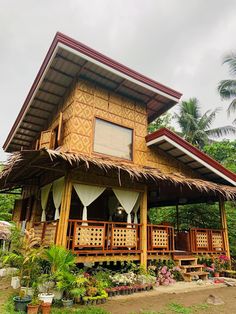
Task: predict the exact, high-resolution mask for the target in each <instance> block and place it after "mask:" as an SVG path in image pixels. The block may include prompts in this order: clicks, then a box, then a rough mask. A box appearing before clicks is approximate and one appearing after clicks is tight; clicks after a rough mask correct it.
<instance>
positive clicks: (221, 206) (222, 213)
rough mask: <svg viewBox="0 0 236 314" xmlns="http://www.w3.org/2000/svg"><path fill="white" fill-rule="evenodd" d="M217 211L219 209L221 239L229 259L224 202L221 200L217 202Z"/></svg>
mask: <svg viewBox="0 0 236 314" xmlns="http://www.w3.org/2000/svg"><path fill="white" fill-rule="evenodd" d="M219 209H220V221H221V227H222V229H223V231H224V232H223V237H224V243H225V250H226V255H227V256H228V257H229V258H230V248H229V236H228V228H227V219H226V212H225V202H224V201H223V200H222V199H220V201H219Z"/></svg>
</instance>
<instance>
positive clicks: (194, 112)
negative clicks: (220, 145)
mask: <svg viewBox="0 0 236 314" xmlns="http://www.w3.org/2000/svg"><path fill="white" fill-rule="evenodd" d="M219 110H220V109H219V108H216V109H215V110H207V111H206V112H205V113H204V114H201V110H200V105H199V101H198V100H197V98H190V99H189V100H186V101H182V102H181V103H180V113H179V114H175V118H176V120H177V122H178V124H179V126H180V129H181V134H182V136H183V137H184V138H185V139H186V140H187V141H188V142H190V143H191V144H193V145H195V146H197V147H198V148H200V149H202V148H203V146H204V145H206V144H209V143H210V142H211V141H212V140H211V137H220V136H222V135H227V134H236V128H234V127H233V126H224V127H218V128H211V126H212V124H213V122H214V120H215V118H216V114H217V113H218V112H219Z"/></svg>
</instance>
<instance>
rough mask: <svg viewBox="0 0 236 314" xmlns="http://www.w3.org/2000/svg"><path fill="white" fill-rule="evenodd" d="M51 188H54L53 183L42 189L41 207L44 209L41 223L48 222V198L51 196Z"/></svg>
mask: <svg viewBox="0 0 236 314" xmlns="http://www.w3.org/2000/svg"><path fill="white" fill-rule="evenodd" d="M51 187H52V183H49V184H47V185H45V186H43V187H42V188H41V206H42V209H43V211H42V216H41V221H46V206H47V202H48V196H49V192H50V190H51Z"/></svg>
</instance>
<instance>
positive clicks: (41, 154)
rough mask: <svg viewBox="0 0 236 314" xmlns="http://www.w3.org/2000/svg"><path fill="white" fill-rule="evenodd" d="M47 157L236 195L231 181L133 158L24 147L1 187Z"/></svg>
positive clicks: (4, 173) (7, 167)
mask: <svg viewBox="0 0 236 314" xmlns="http://www.w3.org/2000/svg"><path fill="white" fill-rule="evenodd" d="M45 158H47V159H50V160H51V162H54V161H56V160H57V161H60V160H61V161H65V162H66V163H68V164H69V165H70V166H71V167H72V168H77V167H79V166H81V165H82V164H83V165H85V166H86V168H87V169H89V168H90V166H91V165H94V166H96V167H98V168H100V169H102V170H104V171H106V172H108V171H109V170H115V171H117V173H118V177H119V180H120V176H121V175H122V172H123V173H124V172H125V173H127V174H128V175H129V176H130V178H132V179H135V180H137V181H142V182H145V181H146V182H147V181H156V182H157V181H168V182H171V183H173V184H175V185H181V186H188V187H189V188H190V189H192V188H197V189H198V190H199V191H201V192H214V193H216V194H217V195H219V196H222V197H223V198H225V199H228V200H235V199H236V188H235V187H231V186H228V185H221V184H216V183H214V182H210V181H205V180H201V179H195V178H194V179H193V178H186V177H184V176H183V175H181V174H177V173H168V174H167V173H162V172H161V171H160V170H158V169H156V168H151V167H142V166H137V165H133V164H131V163H129V162H121V161H119V160H117V161H115V160H114V159H109V158H107V157H106V158H102V157H90V156H87V155H84V154H79V153H68V152H61V151H55V150H50V149H42V150H40V151H21V152H16V153H14V154H12V155H11V157H10V158H9V159H8V161H7V163H6V165H5V167H4V169H3V171H2V172H1V173H0V188H2V187H3V180H4V181H5V182H7V178H8V176H9V175H10V174H11V173H12V172H13V171H14V172H17V171H18V169H20V168H21V167H22V166H23V163H25V162H27V163H26V165H25V166H27V167H30V162H31V161H32V160H34V159H37V163H38V164H40V162H43V161H45Z"/></svg>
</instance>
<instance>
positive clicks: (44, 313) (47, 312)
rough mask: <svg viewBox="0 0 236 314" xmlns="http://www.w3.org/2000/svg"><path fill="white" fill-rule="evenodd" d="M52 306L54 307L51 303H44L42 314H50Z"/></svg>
mask: <svg viewBox="0 0 236 314" xmlns="http://www.w3.org/2000/svg"><path fill="white" fill-rule="evenodd" d="M51 305H52V304H51V303H42V304H41V310H42V314H50V312H51Z"/></svg>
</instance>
